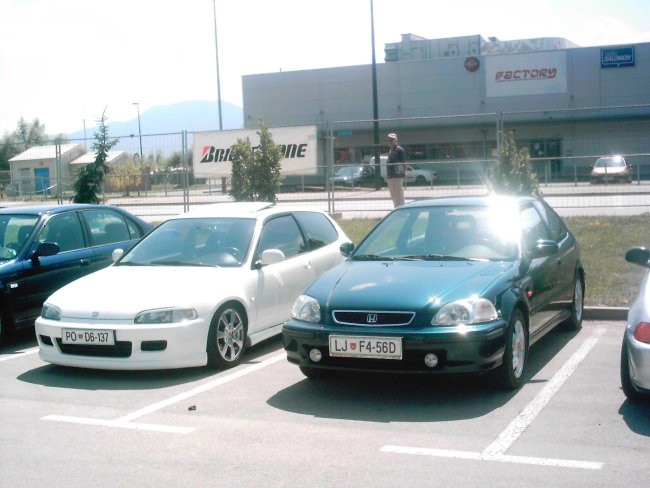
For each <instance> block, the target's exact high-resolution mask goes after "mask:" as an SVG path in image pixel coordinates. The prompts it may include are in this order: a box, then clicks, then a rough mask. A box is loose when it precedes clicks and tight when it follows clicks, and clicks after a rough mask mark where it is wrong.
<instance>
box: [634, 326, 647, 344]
mask: <svg viewBox="0 0 650 488" xmlns="http://www.w3.org/2000/svg"><path fill="white" fill-rule="evenodd" d="M634 338H635V339H636V340H637V341H639V342H643V343H645V344H650V323H648V322H639V323H638V324H636V329H635V330H634Z"/></svg>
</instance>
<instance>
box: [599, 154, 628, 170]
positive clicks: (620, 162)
mask: <svg viewBox="0 0 650 488" xmlns="http://www.w3.org/2000/svg"><path fill="white" fill-rule="evenodd" d="M595 166H596V167H597V168H622V167H624V166H625V159H623V158H622V157H620V156H615V157H613V158H600V159H599V160H598V161H596V164H595Z"/></svg>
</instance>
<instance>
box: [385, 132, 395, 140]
mask: <svg viewBox="0 0 650 488" xmlns="http://www.w3.org/2000/svg"><path fill="white" fill-rule="evenodd" d="M386 138H387V139H397V134H395V133H394V132H391V133H390V134H388V135H387V136H386Z"/></svg>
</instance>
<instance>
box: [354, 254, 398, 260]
mask: <svg viewBox="0 0 650 488" xmlns="http://www.w3.org/2000/svg"><path fill="white" fill-rule="evenodd" d="M351 259H353V260H354V261H395V259H397V258H395V257H392V256H379V255H377V254H358V255H354V256H352V258H351Z"/></svg>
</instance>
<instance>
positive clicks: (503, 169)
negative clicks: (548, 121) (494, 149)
mask: <svg viewBox="0 0 650 488" xmlns="http://www.w3.org/2000/svg"><path fill="white" fill-rule="evenodd" d="M488 187H489V188H490V190H492V191H493V192H495V193H499V194H505V195H533V196H539V184H538V182H537V175H536V174H535V172H534V171H533V169H532V165H531V162H530V156H529V154H528V148H523V149H517V144H516V142H515V138H514V136H513V134H512V133H509V134H506V135H505V137H504V139H503V142H502V144H501V147H500V148H499V159H498V160H497V162H496V164H495V165H494V168H493V169H492V171H491V172H490V175H489V177H488Z"/></svg>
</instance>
